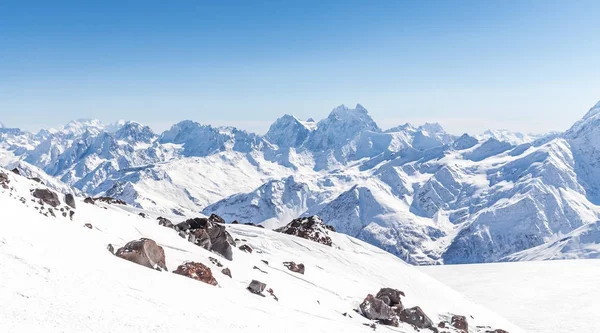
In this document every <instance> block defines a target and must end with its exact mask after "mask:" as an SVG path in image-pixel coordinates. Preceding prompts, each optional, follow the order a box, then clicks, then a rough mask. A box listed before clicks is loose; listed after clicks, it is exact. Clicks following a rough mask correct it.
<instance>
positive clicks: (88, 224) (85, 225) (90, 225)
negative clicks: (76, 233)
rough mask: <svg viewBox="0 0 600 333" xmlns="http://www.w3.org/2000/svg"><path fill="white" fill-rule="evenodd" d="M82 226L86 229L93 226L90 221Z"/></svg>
mask: <svg viewBox="0 0 600 333" xmlns="http://www.w3.org/2000/svg"><path fill="white" fill-rule="evenodd" d="M83 226H84V227H86V228H88V229H92V228H93V226H92V224H91V223H86V224H84V225H83Z"/></svg>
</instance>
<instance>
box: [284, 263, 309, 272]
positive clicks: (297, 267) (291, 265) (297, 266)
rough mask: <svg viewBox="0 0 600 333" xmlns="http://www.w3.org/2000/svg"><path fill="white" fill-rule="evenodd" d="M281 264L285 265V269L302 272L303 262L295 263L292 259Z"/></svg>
mask: <svg viewBox="0 0 600 333" xmlns="http://www.w3.org/2000/svg"><path fill="white" fill-rule="evenodd" d="M283 266H285V267H287V269H289V270H290V271H292V272H294V273H300V274H304V264H296V263H295V262H293V261H286V262H284V263H283Z"/></svg>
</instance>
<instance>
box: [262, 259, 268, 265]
mask: <svg viewBox="0 0 600 333" xmlns="http://www.w3.org/2000/svg"><path fill="white" fill-rule="evenodd" d="M261 261H262V262H263V263H264V264H265V265H267V266H269V262H268V261H266V260H261Z"/></svg>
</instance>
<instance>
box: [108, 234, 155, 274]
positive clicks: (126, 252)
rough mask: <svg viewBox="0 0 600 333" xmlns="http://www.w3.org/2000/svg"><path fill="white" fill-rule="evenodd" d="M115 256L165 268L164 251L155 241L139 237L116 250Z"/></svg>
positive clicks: (151, 266) (140, 263)
mask: <svg viewBox="0 0 600 333" xmlns="http://www.w3.org/2000/svg"><path fill="white" fill-rule="evenodd" d="M116 256H117V257H119V258H123V259H126V260H129V261H131V262H134V263H136V264H139V265H142V266H146V267H148V268H152V269H156V270H165V271H166V270H167V266H166V264H165V251H164V250H163V248H162V247H161V246H159V245H158V244H156V242H155V241H153V240H151V239H149V238H140V239H139V240H134V241H131V242H129V243H127V244H125V246H123V247H122V248H120V249H118V250H117V253H116Z"/></svg>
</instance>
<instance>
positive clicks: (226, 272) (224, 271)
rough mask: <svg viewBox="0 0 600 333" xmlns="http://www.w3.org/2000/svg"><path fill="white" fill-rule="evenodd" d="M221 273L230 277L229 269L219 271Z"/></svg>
mask: <svg viewBox="0 0 600 333" xmlns="http://www.w3.org/2000/svg"><path fill="white" fill-rule="evenodd" d="M221 273H223V274H225V275H227V276H229V277H231V270H230V269H229V268H223V270H221Z"/></svg>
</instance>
